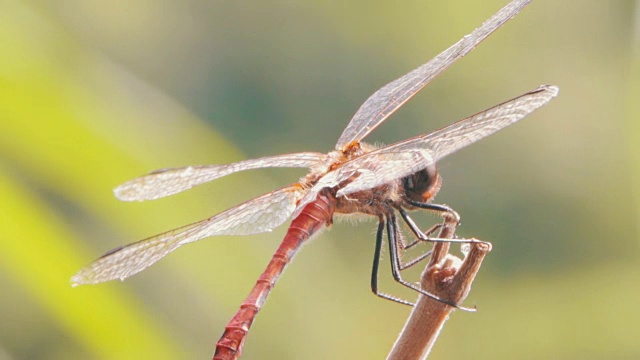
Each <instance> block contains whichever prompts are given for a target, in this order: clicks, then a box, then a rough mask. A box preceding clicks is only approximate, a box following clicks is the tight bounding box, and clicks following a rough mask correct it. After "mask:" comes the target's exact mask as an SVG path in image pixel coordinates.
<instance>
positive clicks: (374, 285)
mask: <svg viewBox="0 0 640 360" xmlns="http://www.w3.org/2000/svg"><path fill="white" fill-rule="evenodd" d="M384 227H385V219H384V218H383V217H382V216H380V218H379V219H378V231H377V232H376V249H375V252H374V255H373V266H372V269H371V291H373V293H374V294H376V295H377V296H379V297H381V298H383V299H387V300H391V301H395V302H397V303H400V304H404V305H409V306H413V303H411V302H409V301H406V300H403V299H400V298H398V297H395V296H392V295H388V294H385V293H382V292H380V291H378V270H379V268H380V258H381V255H382V244H383V242H384Z"/></svg>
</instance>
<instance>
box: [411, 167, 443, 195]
mask: <svg viewBox="0 0 640 360" xmlns="http://www.w3.org/2000/svg"><path fill="white" fill-rule="evenodd" d="M403 180H404V192H405V196H406V197H407V198H408V199H409V200H411V201H417V202H422V203H426V202H429V201H431V200H432V199H433V198H434V197H435V196H436V194H437V193H438V191H439V190H440V185H441V184H442V178H441V177H440V174H438V171H437V170H436V165H435V164H431V165H429V166H428V167H427V168H425V169H423V170H420V171H418V172H416V173H413V174H411V175H409V176H407V177H405V178H404V179H403Z"/></svg>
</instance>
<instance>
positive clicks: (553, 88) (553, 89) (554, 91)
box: [538, 84, 560, 98]
mask: <svg viewBox="0 0 640 360" xmlns="http://www.w3.org/2000/svg"><path fill="white" fill-rule="evenodd" d="M538 91H545V92H548V93H549V96H550V97H552V98H553V97H556V96H558V94H559V93H560V88H559V87H558V86H557V85H551V84H544V85H540V87H539V88H538Z"/></svg>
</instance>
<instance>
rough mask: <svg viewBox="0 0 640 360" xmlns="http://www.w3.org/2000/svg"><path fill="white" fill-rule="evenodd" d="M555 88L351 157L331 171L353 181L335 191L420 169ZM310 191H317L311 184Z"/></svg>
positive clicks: (509, 120) (516, 116)
mask: <svg viewBox="0 0 640 360" xmlns="http://www.w3.org/2000/svg"><path fill="white" fill-rule="evenodd" d="M558 91H559V89H558V88H557V87H556V86H552V85H543V86H540V87H539V88H537V89H535V90H533V91H530V92H528V93H526V94H523V95H521V96H518V97H517V98H514V99H511V100H509V101H506V102H504V103H502V104H499V105H496V106H494V107H492V108H490V109H487V110H485V111H482V112H480V113H477V114H475V115H473V116H470V117H468V118H466V119H462V120H460V121H458V122H455V123H453V124H451V125H449V126H447V127H444V128H442V129H440V130H436V131H434V132H432V133H430V134H428V135H423V136H417V137H414V138H411V139H408V140H404V141H401V142H399V143H396V144H392V145H389V146H387V147H384V148H381V149H378V150H374V151H372V152H370V153H368V154H364V155H362V156H360V157H358V158H355V159H353V160H351V161H350V162H347V163H345V164H344V166H342V167H340V168H338V169H336V170H335V172H337V173H338V174H335V175H333V174H332V175H331V176H334V177H337V178H339V179H342V180H344V179H348V178H349V176H352V177H353V181H351V182H349V183H348V184H347V185H346V186H345V187H344V188H342V189H340V190H339V191H338V193H337V194H336V195H337V196H345V195H348V194H351V193H354V192H357V191H362V190H366V189H371V188H374V187H376V186H380V185H383V184H386V183H388V182H390V181H392V180H395V179H399V178H403V177H405V176H408V175H410V174H413V173H415V172H416V171H418V170H421V169H424V168H426V167H427V166H429V165H431V164H433V163H434V162H437V161H438V160H440V159H442V158H443V157H445V156H447V155H449V154H451V153H453V152H455V151H457V150H460V149H462V148H464V147H466V146H469V145H470V144H473V143H474V142H476V141H478V140H480V139H482V138H484V137H487V136H489V135H491V134H493V133H495V132H496V131H498V130H501V129H503V128H505V127H507V126H509V125H511V124H513V123H515V122H517V121H518V120H520V119H522V118H524V117H525V116H527V115H528V114H529V113H531V112H532V111H534V110H536V109H537V108H539V107H540V106H542V105H544V104H546V103H547V102H549V101H550V100H551V99H552V98H554V97H555V96H556V95H558ZM343 172H344V173H343ZM311 191H317V189H315V186H314V188H312V189H311Z"/></svg>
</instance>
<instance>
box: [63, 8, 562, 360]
mask: <svg viewBox="0 0 640 360" xmlns="http://www.w3.org/2000/svg"><path fill="white" fill-rule="evenodd" d="M529 1H530V0H524V1H523V0H515V1H512V2H511V3H509V4H508V5H507V6H505V7H504V8H502V9H501V10H499V11H498V12H497V13H496V14H495V15H494V16H493V17H491V18H490V19H489V20H487V21H486V22H485V23H483V24H482V26H480V27H479V28H477V29H476V30H474V31H473V32H472V33H470V34H469V35H467V36H465V37H463V38H462V39H461V40H460V41H458V42H457V43H455V44H454V45H452V46H451V47H449V48H448V49H447V50H445V51H443V52H442V53H440V54H439V55H438V56H436V57H435V58H434V59H432V60H430V61H429V62H427V63H425V64H423V65H421V66H419V67H418V68H416V69H414V70H413V71H411V72H409V73H407V74H406V75H404V76H402V77H400V78H398V79H396V80H394V81H392V82H390V83H389V84H387V85H385V86H383V87H382V88H380V89H379V90H378V91H376V92H375V93H374V94H373V95H371V96H370V97H369V98H368V99H367V100H366V101H365V102H364V103H363V104H362V105H361V107H360V108H359V109H358V110H357V112H356V113H355V115H354V116H353V118H352V119H351V121H350V122H349V124H348V125H347V127H346V128H345V129H344V131H343V133H342V135H341V136H340V138H339V139H338V142H337V143H336V145H335V148H334V150H332V151H330V152H329V153H327V154H322V153H316V152H300V153H292V154H284V155H277V156H267V157H262V158H258V159H252V160H245V161H240V162H236V163H231V164H225V165H208V166H187V167H181V168H171V169H162V170H157V171H154V172H151V173H149V174H148V175H145V176H142V177H139V178H136V179H134V180H131V181H128V182H126V183H124V184H122V185H120V186H118V187H117V188H115V190H114V193H115V195H116V197H117V198H118V199H120V200H123V201H144V200H152V199H158V198H162V197H165V196H169V195H172V194H176V193H179V192H181V191H184V190H187V189H190V188H192V187H194V186H197V185H200V184H203V183H206V182H209V181H212V180H215V179H218V178H220V177H223V176H227V175H229V174H232V173H236V172H239V171H246V170H251V169H259V168H273V167H289V168H308V169H309V173H308V174H307V175H306V176H304V177H302V178H301V179H300V180H299V181H297V182H295V183H293V184H292V185H289V186H285V187H283V188H281V189H278V190H275V191H272V192H269V193H267V194H264V195H262V196H259V197H256V198H254V199H252V200H249V201H246V202H244V203H242V204H240V205H237V206H235V207H232V208H230V209H228V210H226V211H223V212H221V213H219V214H217V215H215V216H212V217H210V218H208V219H204V220H202V221H198V222H195V223H193V224H190V225H186V226H183V227H180V228H177V229H174V230H170V231H167V232H165V233H162V234H159V235H156V236H152V237H150V238H147V239H144V240H141V241H138V242H135V243H132V244H129V245H125V246H122V247H118V248H116V249H113V250H111V251H109V252H107V253H106V254H104V255H102V256H101V257H100V258H98V259H97V260H96V261H94V262H93V263H91V264H90V265H88V266H87V267H85V268H83V269H82V270H80V271H79V272H78V273H77V274H76V275H75V276H73V278H72V284H73V285H80V284H95V283H100V282H104V281H109V280H115V279H119V280H124V279H126V278H128V277H130V276H132V275H134V274H136V273H138V272H140V271H142V270H144V269H146V268H147V267H149V266H151V265H152V264H154V263H156V262H157V261H159V260H160V259H162V258H163V257H164V256H166V255H167V254H169V253H171V252H172V251H174V250H176V249H177V248H179V247H181V246H182V245H185V244H188V243H191V242H194V241H198V240H201V239H204V238H208V237H211V236H214V235H249V234H257V233H263V232H266V231H270V230H272V229H273V228H275V227H277V226H279V225H281V224H282V223H284V222H285V221H286V220H287V219H289V218H293V220H292V221H291V223H290V225H289V228H288V230H287V232H286V235H285V236H284V239H283V241H282V243H281V244H280V246H279V247H278V249H277V250H276V251H275V253H274V255H273V257H272V259H271V260H270V262H269V263H268V265H267V267H266V270H265V271H264V273H262V275H260V277H259V278H258V280H257V282H256V284H255V286H254V287H253V289H252V290H251V292H250V293H249V295H248V296H247V298H246V299H245V300H244V301H243V303H242V304H241V305H240V309H239V310H238V311H237V313H236V314H235V315H234V316H233V317H232V319H231V320H230V321H229V323H228V324H227V325H226V327H225V331H224V333H223V335H222V337H221V338H220V340H219V341H218V342H217V344H216V351H215V355H214V359H218V360H223V359H237V358H238V357H239V356H240V354H241V351H242V347H243V345H244V343H245V339H246V337H247V334H248V332H249V329H250V328H251V325H252V324H253V321H254V319H255V317H256V315H257V314H258V312H259V311H260V310H261V308H262V306H263V304H264V303H265V301H266V299H267V296H268V295H269V293H270V292H271V290H272V289H273V287H274V286H275V283H276V281H277V279H278V277H279V276H280V275H281V274H282V272H283V271H284V269H285V267H286V266H287V264H288V263H289V262H290V261H291V259H292V258H293V256H294V255H295V254H296V252H297V251H298V250H299V249H300V247H301V245H302V244H303V243H305V242H306V241H307V240H309V239H310V238H311V237H312V236H313V235H314V234H316V233H317V232H318V231H319V230H321V229H323V228H326V227H329V226H330V225H331V224H332V222H333V217H334V215H342V214H354V213H360V214H366V215H369V216H373V217H375V218H377V220H378V228H377V233H376V247H375V254H374V264H373V271H372V276H371V288H372V291H373V292H374V293H375V294H376V295H378V296H381V297H383V298H387V299H390V300H394V301H397V302H400V303H405V304H409V305H410V304H411V303H410V302H408V301H405V300H402V299H399V298H397V297H394V296H391V295H388V294H386V293H383V292H380V291H379V290H378V285H377V278H378V264H379V259H380V255H381V250H380V249H381V247H382V245H383V243H384V242H385V236H384V235H385V232H386V235H387V236H386V239H387V240H388V247H389V249H390V250H389V252H390V258H391V263H392V274H393V277H394V279H395V280H396V281H398V282H399V283H400V284H402V285H404V286H406V287H409V288H411V289H413V290H415V291H417V292H420V293H423V294H425V295H426V296H430V297H431V298H434V299H436V300H438V301H442V302H444V303H445V304H447V305H450V306H453V307H458V304H453V303H450V302H448V301H447V300H446V299H440V298H438V297H437V296H435V295H432V294H430V293H428V292H426V291H425V290H422V289H421V288H419V287H418V286H417V285H415V284H413V283H411V282H409V281H406V280H404V279H403V278H402V275H401V270H403V269H404V268H403V264H402V261H401V260H400V256H399V253H400V252H401V251H403V250H404V249H406V248H407V247H408V246H409V245H408V244H406V243H405V241H406V240H404V239H403V237H402V234H401V230H400V223H401V221H404V222H405V223H406V224H407V225H408V228H409V229H410V230H411V232H412V233H413V234H414V235H415V236H416V237H417V239H418V240H424V241H432V240H436V239H433V238H430V234H431V232H426V233H425V232H422V231H421V230H420V229H419V228H418V226H417V225H416V223H415V222H414V221H413V220H412V219H411V217H410V215H409V212H410V211H414V210H421V209H422V210H427V211H432V212H436V213H439V214H442V215H443V216H444V215H447V216H454V217H456V218H457V220H458V221H459V216H458V215H457V213H456V212H455V211H454V210H453V209H451V208H450V207H448V206H446V205H440V204H436V203H433V202H432V200H433V199H434V197H435V196H436V194H437V193H438V190H439V189H440V186H441V183H442V179H441V177H440V175H439V173H438V171H437V169H436V163H438V162H439V161H440V160H441V159H443V158H444V157H446V156H448V155H450V154H452V153H454V152H456V151H457V150H460V149H462V148H464V147H466V146H468V145H470V144H472V143H474V142H476V141H478V140H480V139H482V138H484V137H487V136H489V135H491V134H493V133H495V132H496V131H498V130H501V129H503V128H505V127H507V126H509V125H511V124H513V123H515V122H517V121H519V120H521V119H522V118H524V117H525V116H526V115H528V114H529V113H531V112H532V111H534V110H536V109H537V108H539V107H541V106H542V105H544V104H546V103H547V102H549V101H550V100H551V99H552V98H554V97H555V96H556V95H557V94H558V87H556V86H552V85H542V86H540V87H538V88H536V89H534V90H531V91H529V92H526V93H524V94H522V95H520V96H517V97H515V98H512V99H510V100H508V101H505V102H503V103H501V104H498V105H496V106H493V107H491V108H489V109H487V110H484V111H481V112H479V113H476V114H474V115H472V116H469V117H467V118H465V119H462V120H460V121H458V122H455V123H453V124H451V125H449V126H446V127H444V128H441V129H439V130H436V131H434V132H431V133H429V134H427V135H421V136H416V137H413V138H410V139H407V140H404V141H400V142H397V143H395V144H391V145H388V146H384V147H378V148H376V147H374V146H372V145H369V144H367V143H365V142H362V140H363V139H364V138H365V137H366V136H367V135H368V134H369V133H371V132H372V131H373V130H374V129H376V128H377V127H378V126H379V125H380V124H381V123H382V122H383V121H385V120H386V119H387V118H388V117H389V116H390V115H391V114H393V113H394V112H395V111H396V110H397V109H398V108H400V107H401V106H402V105H403V104H404V103H405V102H406V101H408V100H409V99H410V98H411V97H413V96H414V95H415V94H416V93H417V92H418V91H420V90H421V89H422V88H423V87H424V86H425V85H426V84H428V83H429V82H430V81H431V80H433V79H434V78H435V77H436V76H438V75H439V74H440V73H442V72H443V71H444V70H445V69H446V68H448V67H449V66H450V65H451V64H452V63H454V62H455V61H457V60H458V59H460V58H461V57H463V56H464V55H466V54H467V53H468V52H469V51H471V50H472V49H473V48H474V47H475V46H476V45H477V44H478V43H480V42H481V41H482V40H484V39H485V38H486V37H487V36H489V35H490V34H491V33H492V32H494V31H495V30H496V29H498V28H499V27H501V26H502V25H503V24H504V23H505V22H506V21H507V20H509V19H510V18H512V17H513V16H515V15H516V14H517V13H518V12H519V11H520V10H521V9H522V8H523V7H524V6H525V5H527V3H528V2H529ZM447 241H449V240H447Z"/></svg>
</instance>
